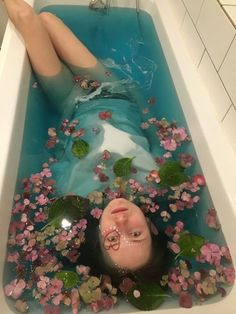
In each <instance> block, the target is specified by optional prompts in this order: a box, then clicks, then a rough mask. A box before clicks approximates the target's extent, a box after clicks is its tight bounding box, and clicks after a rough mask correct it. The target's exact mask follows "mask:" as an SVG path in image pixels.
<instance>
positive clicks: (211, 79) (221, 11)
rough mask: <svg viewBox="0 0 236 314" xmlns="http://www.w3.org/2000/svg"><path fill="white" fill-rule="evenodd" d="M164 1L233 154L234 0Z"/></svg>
mask: <svg viewBox="0 0 236 314" xmlns="http://www.w3.org/2000/svg"><path fill="white" fill-rule="evenodd" d="M167 1H168V2H169V6H170V10H171V11H172V13H173V18H174V19H175V21H176V26H177V27H178V28H179V31H180V34H181V36H182V38H183V40H184V42H185V44H186V48H187V49H188V52H189V54H190V56H191V58H192V61H193V63H194V66H195V67H196V69H197V71H198V72H199V74H200V75H201V76H202V79H203V80H204V84H205V86H206V88H207V89H208V91H209V94H210V97H211V98H212V101H213V103H214V105H215V109H216V113H217V117H218V121H219V123H220V124H221V125H222V128H223V129H224V131H225V134H226V136H227V138H228V139H229V141H230V142H231V144H232V147H233V149H234V151H235V153H236V0H167ZM199 106H204V104H199Z"/></svg>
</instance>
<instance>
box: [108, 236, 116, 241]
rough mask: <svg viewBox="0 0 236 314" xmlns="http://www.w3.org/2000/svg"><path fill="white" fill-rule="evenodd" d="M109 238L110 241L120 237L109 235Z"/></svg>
mask: <svg viewBox="0 0 236 314" xmlns="http://www.w3.org/2000/svg"><path fill="white" fill-rule="evenodd" d="M107 240H108V241H109V242H115V241H117V240H118V237H117V236H109V237H107Z"/></svg>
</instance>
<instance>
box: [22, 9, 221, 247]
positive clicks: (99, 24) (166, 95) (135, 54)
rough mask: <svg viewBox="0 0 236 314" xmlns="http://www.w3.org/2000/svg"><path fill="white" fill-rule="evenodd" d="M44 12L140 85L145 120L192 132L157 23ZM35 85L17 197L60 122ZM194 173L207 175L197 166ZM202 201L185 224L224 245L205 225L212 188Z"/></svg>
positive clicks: (123, 15)
mask: <svg viewBox="0 0 236 314" xmlns="http://www.w3.org/2000/svg"><path fill="white" fill-rule="evenodd" d="M45 11H49V12H52V13H54V14H56V15H57V16H58V17H60V18H61V19H62V20H63V21H64V22H65V23H66V24H67V25H68V26H69V27H70V28H71V29H72V31H73V32H74V33H75V34H76V35H77V36H78V37H79V38H80V39H81V40H82V42H83V43H84V44H85V45H86V46H87V47H88V48H89V49H90V50H91V51H92V52H93V54H94V55H96V56H97V57H98V58H99V59H101V60H102V61H103V62H105V64H107V65H108V66H109V67H111V69H112V70H114V71H115V72H116V71H117V72H118V74H119V75H120V76H121V77H123V78H125V79H127V78H132V80H134V81H135V82H136V83H137V85H138V86H139V89H140V92H141V94H142V97H143V99H144V102H143V105H142V106H143V108H148V109H149V111H150V112H149V113H148V114H147V115H144V119H145V120H147V119H148V118H150V117H153V116H156V117H157V119H161V118H162V117H165V118H166V119H168V120H175V121H177V123H178V125H179V126H184V127H185V128H186V129H188V124H187V122H186V121H185V118H184V114H183V111H182V109H181V105H180V102H179V100H178V96H177V94H176V90H175V87H174V84H173V81H172V78H171V74H170V72H169V69H168V65H167V63H166V60H165V57H164V55H163V51H162V48H161V44H160V42H159V39H158V36H157V34H156V31H155V27H154V24H153V21H152V18H151V17H150V16H149V15H148V14H147V13H145V12H142V11H141V12H140V13H139V15H137V13H136V11H135V10H133V9H127V8H126V9H122V8H112V9H111V10H109V12H107V13H104V12H95V11H91V10H89V9H88V8H87V7H83V6H82V7H81V6H49V7H47V8H46V9H45ZM114 66H115V67H116V69H114ZM35 81H36V80H35V77H34V76H32V79H31V85H30V90H29V97H28V106H27V108H28V109H27V115H26V123H25V130H24V140H23V143H22V152H21V159H20V167H19V171H18V182H17V187H16V191H18V190H19V189H20V188H19V187H20V181H21V179H22V178H23V177H29V176H30V175H31V173H35V172H37V169H40V167H41V164H42V163H43V162H44V161H45V160H47V158H48V156H49V155H48V152H47V150H46V149H45V142H46V140H47V138H48V136H47V130H48V128H49V127H51V126H57V124H58V121H59V117H58V116H56V115H55V113H54V112H53V111H52V110H51V109H50V104H49V102H48V100H47V98H46V96H45V95H44V94H43V93H42V91H41V89H40V87H38V88H34V87H32V84H33V83H34V82H35ZM151 97H153V98H155V99H156V104H155V105H153V106H152V105H149V104H148V99H150V98H151ZM147 133H148V131H147ZM150 142H151V143H157V139H156V137H154V136H151V137H150ZM183 151H184V152H187V153H190V154H191V155H193V156H194V157H195V158H196V160H197V154H196V152H195V150H194V146H193V143H188V144H185V145H184V148H183ZM179 152H180V151H179V150H178V153H179ZM191 171H192V172H193V173H202V171H201V168H200V165H199V163H198V161H196V162H195V164H194V165H193V166H192V168H191ZM200 196H201V201H200V202H199V204H198V205H197V206H196V207H195V209H194V210H190V211H185V212H184V213H181V217H182V219H183V215H185V218H184V219H183V220H184V221H185V228H186V229H189V230H191V231H192V232H193V233H196V234H201V235H203V236H205V237H206V238H208V239H209V240H211V241H214V242H217V243H221V244H224V243H225V241H224V237H223V234H222V233H221V232H216V231H214V230H210V229H209V228H207V226H206V224H205V215H206V213H207V211H208V209H209V208H212V207H214V205H213V202H212V200H211V197H210V195H209V192H208V190H207V188H205V189H204V191H202V192H201V194H200Z"/></svg>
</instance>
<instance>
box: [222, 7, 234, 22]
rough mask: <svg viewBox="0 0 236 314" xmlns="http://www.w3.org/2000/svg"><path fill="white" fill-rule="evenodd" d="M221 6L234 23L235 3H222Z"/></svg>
mask: <svg viewBox="0 0 236 314" xmlns="http://www.w3.org/2000/svg"><path fill="white" fill-rule="evenodd" d="M223 8H224V10H225V11H226V12H227V14H228V16H229V17H230V19H231V20H232V22H233V23H234V25H236V5H224V6H223Z"/></svg>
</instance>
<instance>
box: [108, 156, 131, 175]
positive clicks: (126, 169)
mask: <svg viewBox="0 0 236 314" xmlns="http://www.w3.org/2000/svg"><path fill="white" fill-rule="evenodd" d="M134 158H135V157H133V158H121V159H118V160H117V161H116V162H115V163H114V166H113V171H114V173H115V175H116V176H117V177H125V176H128V175H129V174H130V172H131V168H132V160H133V159H134Z"/></svg>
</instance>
